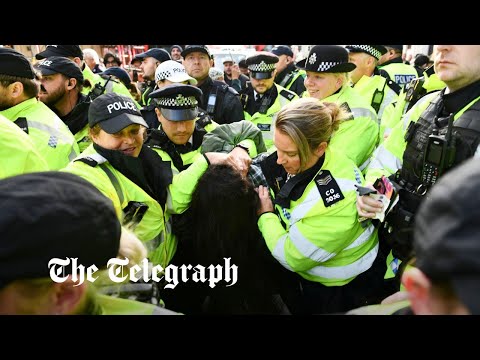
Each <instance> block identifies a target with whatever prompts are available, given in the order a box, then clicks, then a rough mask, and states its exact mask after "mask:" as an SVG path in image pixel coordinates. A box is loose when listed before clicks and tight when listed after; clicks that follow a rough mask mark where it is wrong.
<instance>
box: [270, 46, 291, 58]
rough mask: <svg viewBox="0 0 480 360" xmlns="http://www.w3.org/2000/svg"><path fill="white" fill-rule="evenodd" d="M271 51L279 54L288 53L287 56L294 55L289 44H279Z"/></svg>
mask: <svg viewBox="0 0 480 360" xmlns="http://www.w3.org/2000/svg"><path fill="white" fill-rule="evenodd" d="M271 51H272V54H275V55H277V56H280V55H287V56H292V57H293V51H292V49H290V47H289V46H287V45H277V46H275V47H274V48H273V49H272V50H271Z"/></svg>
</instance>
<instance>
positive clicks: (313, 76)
mask: <svg viewBox="0 0 480 360" xmlns="http://www.w3.org/2000/svg"><path fill="white" fill-rule="evenodd" d="M297 67H299V68H301V69H304V70H305V71H306V72H307V77H306V79H305V87H306V88H307V91H306V92H304V93H303V97H313V98H316V99H318V100H322V101H329V102H337V103H339V104H342V106H343V107H345V108H346V109H347V110H348V111H349V112H351V116H350V117H349V118H348V119H347V121H344V122H343V123H342V124H341V125H340V128H339V129H338V131H337V133H336V136H335V137H334V138H333V139H332V142H331V144H330V146H331V147H332V148H336V149H338V150H341V151H343V152H345V154H346V155H347V156H348V157H349V158H350V159H352V160H353V161H354V162H355V164H356V165H357V166H358V167H359V168H360V169H361V170H363V169H364V168H365V167H366V166H367V164H368V161H369V157H370V155H371V154H372V152H373V150H374V149H375V146H376V144H377V142H378V123H377V114H376V112H375V110H374V109H373V108H372V107H371V106H370V102H369V100H366V99H364V98H363V96H362V95H360V94H359V93H358V92H357V91H356V90H355V89H352V88H351V87H350V82H349V81H350V75H349V72H350V71H352V70H354V69H355V67H356V65H355V64H353V63H351V62H348V51H347V50H346V49H345V48H344V47H342V46H339V45H315V46H314V47H313V48H312V49H311V50H310V52H309V54H308V56H307V58H306V59H304V60H302V61H299V62H298V63H297Z"/></svg>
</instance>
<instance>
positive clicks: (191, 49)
mask: <svg viewBox="0 0 480 360" xmlns="http://www.w3.org/2000/svg"><path fill="white" fill-rule="evenodd" d="M192 52H201V53H204V54H207V55H208V57H211V54H210V50H208V47H207V46H206V45H187V46H186V47H185V49H184V50H183V51H182V57H183V58H185V56H187V55H188V54H190V53H192Z"/></svg>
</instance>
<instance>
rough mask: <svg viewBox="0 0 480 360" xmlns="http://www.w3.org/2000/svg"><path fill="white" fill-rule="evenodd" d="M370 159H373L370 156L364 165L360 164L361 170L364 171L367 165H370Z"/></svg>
mask: <svg viewBox="0 0 480 360" xmlns="http://www.w3.org/2000/svg"><path fill="white" fill-rule="evenodd" d="M370 160H371V159H370V158H368V159H367V160H365V161H364V162H363V164H362V165H360V166H359V167H358V168H359V169H360V171H363V170H364V169H366V167H367V166H368V164H370Z"/></svg>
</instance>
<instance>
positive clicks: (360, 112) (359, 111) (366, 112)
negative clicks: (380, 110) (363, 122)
mask: <svg viewBox="0 0 480 360" xmlns="http://www.w3.org/2000/svg"><path fill="white" fill-rule="evenodd" d="M351 110H352V113H353V117H354V118H357V117H369V118H371V119H372V120H375V122H377V121H378V120H377V114H375V112H373V111H371V110H370V109H365V108H352V109H351Z"/></svg>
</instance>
